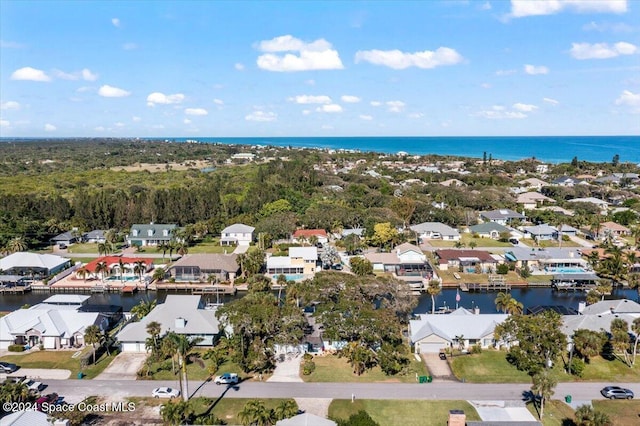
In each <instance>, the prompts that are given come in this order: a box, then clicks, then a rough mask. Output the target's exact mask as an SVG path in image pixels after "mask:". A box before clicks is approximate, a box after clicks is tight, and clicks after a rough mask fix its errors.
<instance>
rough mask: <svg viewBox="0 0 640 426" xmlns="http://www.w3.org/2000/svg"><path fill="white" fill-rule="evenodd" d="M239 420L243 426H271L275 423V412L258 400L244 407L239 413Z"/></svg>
mask: <svg viewBox="0 0 640 426" xmlns="http://www.w3.org/2000/svg"><path fill="white" fill-rule="evenodd" d="M238 419H240V421H241V422H242V424H243V425H257V426H271V425H273V424H274V423H275V416H274V413H273V411H272V410H270V409H268V408H267V407H265V405H264V403H263V402H262V401H259V400H257V399H254V400H251V401H249V402H247V403H246V404H245V405H244V407H243V408H242V411H240V412H239V413H238Z"/></svg>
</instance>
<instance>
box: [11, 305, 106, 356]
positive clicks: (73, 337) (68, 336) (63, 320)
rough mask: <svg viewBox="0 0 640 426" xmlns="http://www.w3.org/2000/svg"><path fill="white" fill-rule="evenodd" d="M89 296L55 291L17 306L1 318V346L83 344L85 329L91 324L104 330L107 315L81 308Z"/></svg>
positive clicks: (60, 347)
mask: <svg viewBox="0 0 640 426" xmlns="http://www.w3.org/2000/svg"><path fill="white" fill-rule="evenodd" d="M89 297H90V296H81V295H74V294H64V295H63V294H58V295H55V296H52V297H50V298H48V299H46V300H45V301H43V302H42V303H39V304H37V305H34V306H32V307H31V308H29V309H17V310H15V311H13V312H11V313H10V314H8V315H5V316H4V317H2V318H0V349H7V348H8V347H9V345H14V344H15V345H29V346H32V347H33V346H38V345H43V347H44V348H45V349H63V348H69V347H77V346H80V345H83V344H84V332H85V329H86V328H87V327H89V326H90V325H97V326H98V327H100V329H101V330H103V331H106V330H107V329H108V327H109V319H108V318H107V316H105V315H103V314H102V313H100V312H84V311H82V310H81V308H82V307H83V306H84V305H85V304H86V303H87V300H88V299H89Z"/></svg>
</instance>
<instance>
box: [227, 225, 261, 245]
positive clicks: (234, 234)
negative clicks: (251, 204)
mask: <svg viewBox="0 0 640 426" xmlns="http://www.w3.org/2000/svg"><path fill="white" fill-rule="evenodd" d="M255 230H256V228H254V227H253V226H249V225H243V224H242V223H234V224H233V225H230V226H227V227H226V228H224V229H223V230H222V233H221V235H220V245H232V244H233V245H247V246H248V245H249V244H251V242H252V241H253V231H255Z"/></svg>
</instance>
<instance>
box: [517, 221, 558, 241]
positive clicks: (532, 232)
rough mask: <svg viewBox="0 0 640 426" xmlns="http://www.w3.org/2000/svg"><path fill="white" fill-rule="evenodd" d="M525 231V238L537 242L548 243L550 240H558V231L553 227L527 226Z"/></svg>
mask: <svg viewBox="0 0 640 426" xmlns="http://www.w3.org/2000/svg"><path fill="white" fill-rule="evenodd" d="M523 229H524V235H525V237H528V238H531V239H533V240H536V241H548V240H557V239H558V230H557V229H556V228H554V227H553V226H549V225H547V224H542V225H536V226H525V227H524V228H523Z"/></svg>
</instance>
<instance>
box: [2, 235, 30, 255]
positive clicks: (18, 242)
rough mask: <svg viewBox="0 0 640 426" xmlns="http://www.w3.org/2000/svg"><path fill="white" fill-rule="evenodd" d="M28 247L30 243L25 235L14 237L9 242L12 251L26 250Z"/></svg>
mask: <svg viewBox="0 0 640 426" xmlns="http://www.w3.org/2000/svg"><path fill="white" fill-rule="evenodd" d="M28 247H29V245H28V244H27V242H26V241H25V240H24V238H23V237H14V238H12V239H11V240H9V242H8V243H7V250H8V251H10V252H11V253H16V252H19V251H25V250H26V249H27V248H28Z"/></svg>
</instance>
